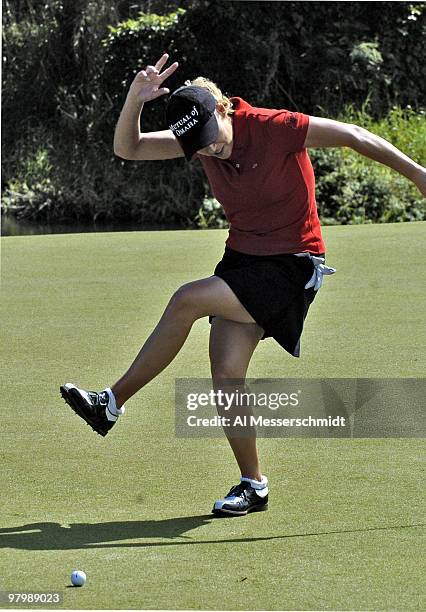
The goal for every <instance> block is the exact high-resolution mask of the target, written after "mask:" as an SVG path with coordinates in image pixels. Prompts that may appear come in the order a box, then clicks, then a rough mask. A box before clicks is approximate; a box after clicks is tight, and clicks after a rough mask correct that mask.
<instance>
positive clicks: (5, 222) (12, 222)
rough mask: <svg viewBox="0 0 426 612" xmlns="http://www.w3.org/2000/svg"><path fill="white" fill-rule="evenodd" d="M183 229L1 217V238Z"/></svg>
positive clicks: (164, 226)
mask: <svg viewBox="0 0 426 612" xmlns="http://www.w3.org/2000/svg"><path fill="white" fill-rule="evenodd" d="M172 229H185V228H183V227H182V226H179V225H143V224H140V225H138V223H137V222H134V221H132V222H120V223H75V222H69V223H37V222H35V221H27V220H17V219H15V218H13V217H8V216H2V217H1V235H2V236H31V235H36V234H81V233H87V232H141V231H153V230H172Z"/></svg>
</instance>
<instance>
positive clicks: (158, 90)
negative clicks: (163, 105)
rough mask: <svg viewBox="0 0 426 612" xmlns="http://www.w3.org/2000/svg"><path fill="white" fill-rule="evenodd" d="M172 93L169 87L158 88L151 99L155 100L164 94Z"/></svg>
mask: <svg viewBox="0 0 426 612" xmlns="http://www.w3.org/2000/svg"><path fill="white" fill-rule="evenodd" d="M168 93H170V89H167V87H162V88H161V89H157V91H155V92H154V93H153V94H152V96H151V100H155V98H159V97H160V96H164V95H165V94H168Z"/></svg>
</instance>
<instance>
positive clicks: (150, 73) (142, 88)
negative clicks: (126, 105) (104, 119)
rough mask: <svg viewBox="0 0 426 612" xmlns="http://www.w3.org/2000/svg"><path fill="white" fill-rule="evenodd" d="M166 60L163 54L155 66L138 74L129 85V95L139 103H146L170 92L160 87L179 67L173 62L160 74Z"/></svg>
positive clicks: (166, 56) (166, 55)
mask: <svg viewBox="0 0 426 612" xmlns="http://www.w3.org/2000/svg"><path fill="white" fill-rule="evenodd" d="M168 59H169V56H168V54H167V53H165V54H164V55H163V56H162V57H161V58H160V59H159V60H158V62H157V63H156V64H155V66H147V67H146V68H145V70H141V71H140V72H138V73H137V75H136V76H135V78H134V80H133V82H132V84H131V85H130V89H129V95H130V96H132V97H135V98H137V99H138V100H139V101H141V102H148V101H149V100H155V98H159V97H160V96H164V95H165V94H168V93H169V92H170V90H169V89H167V87H162V84H163V83H164V81H165V80H166V79H167V78H168V77H169V76H170V75H171V74H173V73H174V71H175V70H176V68H177V67H178V65H179V64H178V63H177V62H174V63H173V64H172V65H171V66H169V67H168V68H166V70H164V72H161V70H162V69H163V67H164V65H165V64H166V63H167V60H168Z"/></svg>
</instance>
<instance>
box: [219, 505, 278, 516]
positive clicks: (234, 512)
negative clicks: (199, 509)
mask: <svg viewBox="0 0 426 612" xmlns="http://www.w3.org/2000/svg"><path fill="white" fill-rule="evenodd" d="M267 509H268V504H263V506H253V508H250V509H249V510H243V511H242V512H238V511H237V510H223V509H221V510H219V509H218V508H217V509H216V508H213V510H212V514H214V515H215V516H223V517H225V516H246V515H247V514H249V513H250V512H264V511H265V510H267Z"/></svg>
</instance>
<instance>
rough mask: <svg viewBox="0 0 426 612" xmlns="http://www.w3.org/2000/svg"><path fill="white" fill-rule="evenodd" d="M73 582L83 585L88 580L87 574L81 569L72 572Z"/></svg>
mask: <svg viewBox="0 0 426 612" xmlns="http://www.w3.org/2000/svg"><path fill="white" fill-rule="evenodd" d="M71 582H72V583H73V585H74V586H83V584H84V583H85V582H86V574H85V573H84V572H82V571H80V570H76V571H75V572H73V573H72V574H71Z"/></svg>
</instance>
